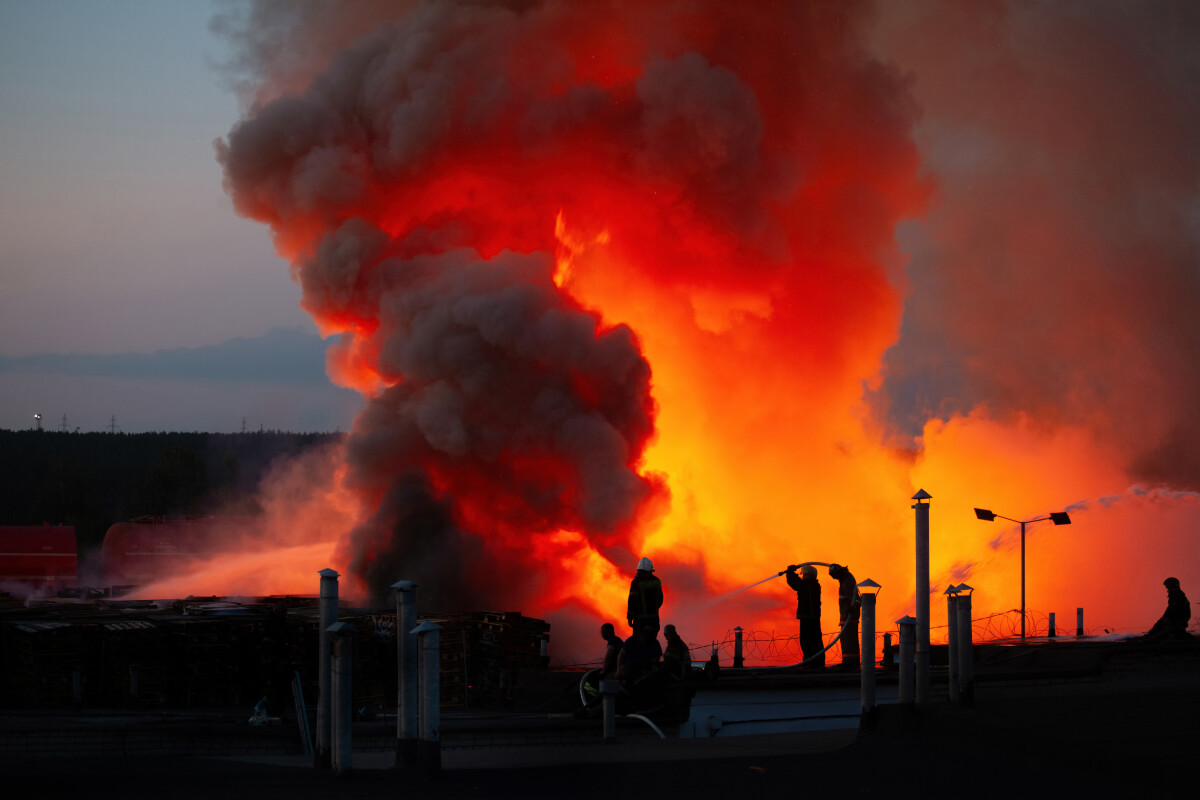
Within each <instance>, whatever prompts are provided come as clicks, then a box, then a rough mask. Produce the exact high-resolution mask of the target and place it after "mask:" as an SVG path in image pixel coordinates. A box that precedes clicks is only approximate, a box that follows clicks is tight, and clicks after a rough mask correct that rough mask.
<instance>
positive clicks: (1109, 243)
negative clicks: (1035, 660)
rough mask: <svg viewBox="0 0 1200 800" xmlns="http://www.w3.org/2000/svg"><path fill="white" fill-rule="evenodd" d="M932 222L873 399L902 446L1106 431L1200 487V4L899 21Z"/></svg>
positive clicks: (886, 44) (890, 52)
mask: <svg viewBox="0 0 1200 800" xmlns="http://www.w3.org/2000/svg"><path fill="white" fill-rule="evenodd" d="M881 10H882V20H881V24H880V27H879V29H878V31H877V34H878V41H879V42H880V48H881V50H882V51H883V53H884V54H885V55H886V56H888V57H891V58H893V59H895V60H896V61H897V62H898V63H899V65H900V66H901V67H902V68H905V69H907V70H911V74H912V76H913V84H912V86H913V91H914V94H915V96H916V99H917V101H918V102H919V103H920V105H921V107H922V109H923V112H924V117H923V119H922V122H921V125H920V127H919V129H918V133H919V141H920V143H921V145H922V150H923V155H924V158H925V162H926V169H927V171H928V172H929V174H930V175H931V177H933V178H934V179H935V180H936V181H937V187H938V188H937V194H936V198H935V202H934V203H933V204H932V207H931V209H930V213H929V216H928V218H927V219H925V220H923V221H922V222H921V223H920V224H910V225H908V226H905V227H903V228H902V229H901V231H900V236H901V239H902V244H903V245H904V246H905V247H906V249H908V250H909V251H910V253H911V262H910V263H909V265H908V267H907V280H908V292H909V295H908V298H907V300H906V304H905V309H904V318H903V324H902V330H901V334H900V339H899V342H898V343H897V344H896V345H895V347H893V348H892V349H891V350H890V351H889V352H888V353H887V355H886V359H885V365H884V373H883V374H884V381H883V383H882V386H881V388H880V389H879V390H878V392H876V393H875V394H874V396H873V398H872V400H873V404H874V406H875V408H876V410H877V412H878V413H879V415H880V416H881V417H883V418H885V419H887V420H888V421H889V424H890V425H891V427H892V430H893V432H894V434H895V435H896V436H898V437H899V439H898V441H899V442H901V443H904V442H908V443H910V444H911V442H912V441H913V437H916V436H919V435H920V433H921V429H922V426H923V425H924V423H925V421H926V420H928V419H931V418H942V419H948V418H949V417H951V416H953V415H955V414H967V413H969V412H971V411H972V410H973V409H976V408H983V409H986V410H987V412H988V413H989V414H991V415H992V416H995V417H997V418H1001V419H1005V418H1012V417H1015V416H1017V415H1024V416H1025V417H1026V418H1028V419H1030V420H1031V421H1032V422H1033V423H1034V424H1036V425H1044V426H1052V427H1053V426H1058V425H1062V424H1078V425H1084V426H1087V427H1089V428H1091V429H1093V430H1094V431H1095V432H1096V433H1097V435H1098V436H1099V437H1100V438H1101V439H1102V440H1106V441H1108V442H1110V443H1111V444H1114V445H1116V446H1117V448H1118V449H1119V451H1120V452H1122V453H1123V454H1124V455H1125V457H1126V458H1127V464H1126V465H1125V466H1126V468H1127V469H1128V470H1129V472H1130V474H1131V476H1133V477H1135V478H1140V479H1142V480H1147V481H1162V482H1166V483H1170V484H1174V485H1176V486H1184V487H1190V488H1200V448H1197V447H1196V443H1198V442H1200V359H1198V358H1197V357H1196V354H1197V353H1198V352H1200V324H1198V322H1197V320H1200V314H1198V313H1197V309H1198V308H1200V93H1198V92H1197V91H1196V87H1197V86H1198V85H1200V57H1197V53H1200V7H1197V6H1196V5H1195V4H1193V3H1184V2H1157V3H1124V2H1090V1H1089V2H1074V3H1071V2H1066V3H1034V2H1013V3H987V4H977V3H972V4H957V3H889V4H884V5H883V6H882V7H881Z"/></svg>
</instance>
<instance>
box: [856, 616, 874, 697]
mask: <svg viewBox="0 0 1200 800" xmlns="http://www.w3.org/2000/svg"><path fill="white" fill-rule="evenodd" d="M858 652H859V653H860V654H861V655H860V656H859V657H860V658H861V659H862V687H861V689H862V692H861V694H862V713H863V715H864V716H865V715H871V714H874V712H875V593H874V592H863V593H862V647H861V648H859V651H858Z"/></svg>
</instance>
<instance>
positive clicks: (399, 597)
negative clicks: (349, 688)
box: [392, 581, 421, 767]
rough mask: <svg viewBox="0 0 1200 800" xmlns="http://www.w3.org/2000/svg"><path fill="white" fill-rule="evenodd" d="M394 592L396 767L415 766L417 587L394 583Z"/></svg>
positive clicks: (418, 728) (416, 727)
mask: <svg viewBox="0 0 1200 800" xmlns="http://www.w3.org/2000/svg"><path fill="white" fill-rule="evenodd" d="M392 588H393V589H394V590H395V591H396V706H397V708H396V766H397V767H415V766H416V765H417V741H418V738H419V737H420V733H421V729H420V727H419V726H420V719H421V718H420V702H421V700H420V698H421V695H420V675H419V674H418V672H417V637H416V635H415V634H413V632H412V630H413V628H415V627H417V584H415V583H413V582H412V581H397V582H396V583H393V584H392Z"/></svg>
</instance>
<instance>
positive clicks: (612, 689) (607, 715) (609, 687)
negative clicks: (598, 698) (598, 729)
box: [600, 681, 621, 744]
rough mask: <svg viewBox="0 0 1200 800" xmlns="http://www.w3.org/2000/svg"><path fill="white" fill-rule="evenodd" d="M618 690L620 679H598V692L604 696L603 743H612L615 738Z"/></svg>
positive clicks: (619, 690) (619, 689) (619, 688)
mask: <svg viewBox="0 0 1200 800" xmlns="http://www.w3.org/2000/svg"><path fill="white" fill-rule="evenodd" d="M620 692H621V682H620V681H600V694H602V695H603V696H604V739H603V742H604V743H605V744H612V743H613V742H615V741H616V740H617V695H618V694H620Z"/></svg>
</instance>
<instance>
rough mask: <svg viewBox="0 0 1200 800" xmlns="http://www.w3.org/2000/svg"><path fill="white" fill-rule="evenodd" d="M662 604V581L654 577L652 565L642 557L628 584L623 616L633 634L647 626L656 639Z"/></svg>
mask: <svg viewBox="0 0 1200 800" xmlns="http://www.w3.org/2000/svg"><path fill="white" fill-rule="evenodd" d="M662 604H663V586H662V581H660V580H659V579H658V578H656V577H654V564H652V563H651V562H650V559H648V558H646V557H645V556H643V557H642V560H641V561H639V562H638V565H637V574H636V575H634V576H633V580H632V581H630V583H629V607H628V609H627V613H626V614H625V616H626V618H627V619H628V621H629V627H631V628H633V630H634V633H637V631H639V630H640V629H641V628H642V626H649V627H650V628H651V629H653V631H654V634H655V636H656V637H657V635H658V628H659V625H658V610H659V609H660V608H662Z"/></svg>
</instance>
